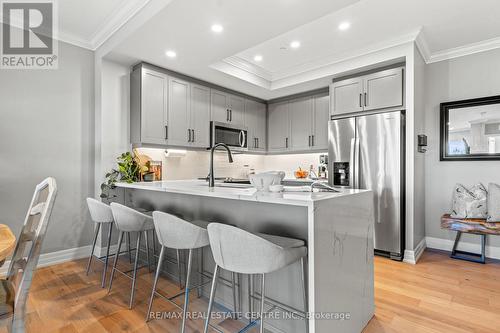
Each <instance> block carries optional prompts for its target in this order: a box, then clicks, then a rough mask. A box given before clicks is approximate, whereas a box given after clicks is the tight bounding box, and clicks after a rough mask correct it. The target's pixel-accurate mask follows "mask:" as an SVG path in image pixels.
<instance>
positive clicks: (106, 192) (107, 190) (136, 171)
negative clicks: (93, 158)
mask: <svg viewBox="0 0 500 333" xmlns="http://www.w3.org/2000/svg"><path fill="white" fill-rule="evenodd" d="M116 160H117V163H118V169H112V170H111V171H110V172H108V173H107V174H106V176H105V180H104V182H103V183H102V184H101V195H100V197H101V199H103V200H104V201H106V202H109V201H110V199H112V198H115V197H116V195H114V194H112V193H111V191H112V190H114V189H115V188H116V185H115V184H116V182H117V181H123V182H126V183H133V182H136V181H139V180H140V179H141V172H142V171H147V170H146V169H145V168H146V167H145V166H141V165H140V164H139V163H140V162H139V158H138V157H137V155H136V153H135V152H134V154H133V155H132V154H131V153H130V152H126V153H123V154H121V155H120V156H118V157H117V159H116Z"/></svg>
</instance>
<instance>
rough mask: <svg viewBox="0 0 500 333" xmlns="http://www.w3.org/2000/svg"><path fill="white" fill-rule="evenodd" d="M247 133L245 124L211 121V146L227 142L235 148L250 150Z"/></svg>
mask: <svg viewBox="0 0 500 333" xmlns="http://www.w3.org/2000/svg"><path fill="white" fill-rule="evenodd" d="M247 135H248V130H247V129H246V127H244V126H235V125H229V124H226V123H221V122H216V121H211V122H210V147H213V146H214V145H216V144H218V143H225V144H226V145H228V146H229V147H230V148H231V149H234V150H240V151H244V150H248V140H247Z"/></svg>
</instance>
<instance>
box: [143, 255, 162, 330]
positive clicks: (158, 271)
mask: <svg viewBox="0 0 500 333" xmlns="http://www.w3.org/2000/svg"><path fill="white" fill-rule="evenodd" d="M164 254H165V247H164V246H162V247H161V250H160V258H159V259H158V265H157V266H156V275H155V280H154V282H153V290H152V291H151V298H150V299H149V305H148V312H147V313H146V322H148V321H149V319H150V314H151V307H152V306H153V299H154V297H155V292H156V284H157V283H158V278H159V277H160V272H161V264H162V263H163V255H164Z"/></svg>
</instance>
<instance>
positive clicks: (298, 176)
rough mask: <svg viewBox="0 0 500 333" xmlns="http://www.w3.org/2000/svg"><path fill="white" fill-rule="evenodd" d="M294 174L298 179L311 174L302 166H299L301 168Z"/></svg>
mask: <svg viewBox="0 0 500 333" xmlns="http://www.w3.org/2000/svg"><path fill="white" fill-rule="evenodd" d="M293 175H294V176H295V178H297V179H305V178H307V176H309V172H307V171H306V170H302V168H301V167H299V170H296V171H295V172H294V173H293Z"/></svg>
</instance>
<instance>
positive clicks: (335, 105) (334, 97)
mask: <svg viewBox="0 0 500 333" xmlns="http://www.w3.org/2000/svg"><path fill="white" fill-rule="evenodd" d="M330 95H331V107H332V108H331V114H332V115H339V114H343V113H352V112H360V111H363V101H362V96H363V79H362V78H353V79H348V80H343V81H338V82H334V83H332V84H331V85H330Z"/></svg>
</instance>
